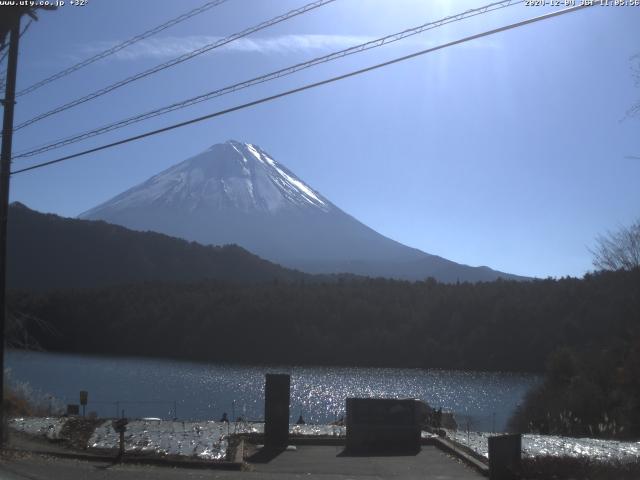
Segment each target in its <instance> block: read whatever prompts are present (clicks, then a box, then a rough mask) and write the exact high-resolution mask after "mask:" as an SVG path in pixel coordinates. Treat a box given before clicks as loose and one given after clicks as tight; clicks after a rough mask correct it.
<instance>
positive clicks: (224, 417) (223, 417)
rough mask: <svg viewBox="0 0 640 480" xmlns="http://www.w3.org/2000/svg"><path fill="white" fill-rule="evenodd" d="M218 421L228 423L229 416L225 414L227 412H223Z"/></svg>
mask: <svg viewBox="0 0 640 480" xmlns="http://www.w3.org/2000/svg"><path fill="white" fill-rule="evenodd" d="M220 421H221V422H224V423H229V417H228V416H227V412H224V413H223V414H222V418H221V419H220Z"/></svg>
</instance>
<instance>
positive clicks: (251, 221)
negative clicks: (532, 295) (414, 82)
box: [80, 140, 524, 282]
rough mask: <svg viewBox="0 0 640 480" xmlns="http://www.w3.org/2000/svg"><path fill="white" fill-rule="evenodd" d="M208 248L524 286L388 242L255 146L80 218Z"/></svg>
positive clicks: (225, 148)
mask: <svg viewBox="0 0 640 480" xmlns="http://www.w3.org/2000/svg"><path fill="white" fill-rule="evenodd" d="M80 218H82V219H87V220H104V221H106V222H109V223H114V224H117V225H122V226H124V227H127V228H130V229H133V230H141V231H146V230H151V231H156V232H160V233H165V234H167V235H171V236H175V237H180V238H184V239H187V240H191V241H195V242H198V243H202V244H205V245H208V244H213V245H223V244H238V245H240V246H242V247H244V248H246V249H247V250H249V251H251V252H253V253H255V254H257V255H259V256H261V257H263V258H265V259H268V260H271V261H274V262H277V263H280V264H282V265H284V266H286V267H291V268H297V269H300V270H303V271H306V272H310V273H331V272H336V273H340V272H348V273H355V274H360V275H369V276H383V277H391V278H400V279H407V280H422V279H425V278H427V277H433V278H435V279H437V280H440V281H443V282H455V281H457V280H459V281H490V280H495V279H497V278H499V277H502V278H505V279H524V278H523V277H518V276H515V275H510V274H506V273H502V272H498V271H495V270H492V269H490V268H488V267H470V266H468V265H461V264H458V263H455V262H452V261H450V260H446V259H444V258H442V257H438V256H435V255H430V254H428V253H425V252H422V251H420V250H418V249H415V248H411V247H408V246H406V245H403V244H401V243H399V242H396V241H394V240H391V239H389V238H387V237H385V236H383V235H381V234H379V233H378V232H376V231H374V230H372V229H371V228H369V227H367V226H366V225H364V224H363V223H361V222H359V221H358V220H356V219H355V218H353V217H352V216H350V215H348V214H347V213H345V212H343V211H342V210H340V209H339V208H338V207H337V206H335V205H334V204H333V203H331V202H330V201H329V200H328V199H327V198H325V197H324V196H322V195H321V194H320V193H319V192H317V191H316V190H314V189H313V188H311V187H310V186H309V185H307V184H306V183H304V182H303V181H302V180H301V179H299V178H298V177H297V176H296V175H295V174H294V173H293V172H291V171H290V170H288V169H287V168H286V167H285V166H284V165H282V164H281V163H279V162H277V161H276V160H274V159H273V158H272V157H271V156H270V155H269V154H267V153H266V152H265V151H264V150H262V149H261V148H260V147H258V146H256V145H252V144H250V143H241V142H237V141H234V140H229V141H227V142H225V143H222V144H216V145H213V146H212V147H210V148H209V149H207V150H205V151H204V152H202V153H200V154H199V155H196V156H194V157H192V158H189V159H187V160H185V161H183V162H181V163H179V164H177V165H174V166H173V167H171V168H169V169H167V170H165V171H163V172H161V173H159V174H157V175H155V176H153V177H151V178H149V179H148V180H147V181H145V182H143V183H142V184H140V185H137V186H135V187H133V188H131V189H129V190H127V191H125V192H123V193H121V194H119V195H117V196H116V197H114V198H112V199H111V200H108V201H107V202H105V203H103V204H101V205H98V206H97V207H95V208H93V209H91V210H88V211H87V212H85V213H83V214H81V215H80Z"/></svg>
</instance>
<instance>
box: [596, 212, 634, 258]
mask: <svg viewBox="0 0 640 480" xmlns="http://www.w3.org/2000/svg"><path fill="white" fill-rule="evenodd" d="M590 251H591V253H592V254H593V265H594V266H595V267H596V268H597V269H599V270H632V269H634V268H639V267H640V219H638V220H636V221H635V223H632V224H631V225H630V226H629V227H622V228H620V229H619V230H618V231H616V232H607V234H606V235H599V236H598V237H597V238H596V247H595V249H593V250H590Z"/></svg>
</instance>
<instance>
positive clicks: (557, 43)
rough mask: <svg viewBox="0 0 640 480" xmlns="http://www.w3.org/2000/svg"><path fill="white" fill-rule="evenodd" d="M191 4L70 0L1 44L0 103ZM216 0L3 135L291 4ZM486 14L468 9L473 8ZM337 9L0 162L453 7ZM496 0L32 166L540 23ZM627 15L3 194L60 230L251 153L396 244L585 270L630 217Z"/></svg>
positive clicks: (39, 104) (352, 84)
mask: <svg viewBox="0 0 640 480" xmlns="http://www.w3.org/2000/svg"><path fill="white" fill-rule="evenodd" d="M202 3H204V1H203V0H196V1H186V0H183V1H181V2H175V1H168V0H154V1H151V0H149V1H147V0H140V1H136V2H131V1H126V0H89V1H88V4H87V5H86V6H84V7H73V6H70V5H68V4H67V5H65V6H64V7H62V8H60V9H59V10H58V11H57V12H43V13H41V14H40V21H38V22H36V23H34V24H32V25H31V27H30V28H29V30H28V31H27V33H26V34H25V35H24V37H23V38H22V41H21V51H20V54H21V56H20V68H19V74H18V89H20V88H24V87H27V86H29V85H30V84H32V83H34V82H35V81H38V80H40V79H42V78H44V77H45V76H48V75H50V74H53V73H55V72H57V71H58V70H60V69H61V68H64V67H66V66H69V65H71V64H73V63H74V62H77V61H79V60H82V59H84V58H86V57H87V56H89V55H91V54H93V53H96V52H98V51H100V50H101V49H104V48H106V47H108V46H111V45H114V44H116V43H118V42H120V41H123V40H125V39H128V38H130V37H132V36H134V35H136V34H138V33H141V32H142V31H145V30H147V29H149V28H152V27H154V26H156V25H158V24H160V23H162V22H164V21H166V20H168V19H170V18H172V17H175V16H177V15H179V14H181V13H183V12H185V11H187V10H189V9H191V8H195V7H197V6H199V5H201V4H202ZM304 3H305V2H304V0H302V1H301V0H269V1H266V0H228V1H227V2H226V3H224V4H222V5H220V6H218V7H216V8H214V9H212V10H209V11H208V12H206V13H204V14H202V15H199V16H197V17H195V18H192V19H190V20H188V21H186V22H184V23H182V24H180V25H178V26H176V27H173V28H171V29H168V30H165V31H164V32H162V33H160V34H159V35H157V36H155V37H152V38H151V39H149V40H147V41H144V42H143V43H142V44H138V45H137V46H134V47H132V48H131V49H128V50H124V51H122V52H121V53H120V54H118V55H115V56H113V57H111V58H109V59H107V60H102V61H100V62H98V63H96V64H94V65H92V66H90V67H88V68H86V69H83V70H81V71H79V72H76V73H74V74H72V75H69V76H67V77H65V78H64V79H63V80H60V81H57V82H55V83H52V84H51V85H49V86H47V87H45V88H42V89H40V90H38V91H36V92H33V93H31V94H29V95H25V96H23V97H20V98H19V99H18V104H17V105H16V123H20V122H21V121H24V120H27V119H29V118H31V117H33V116H35V115H37V114H39V113H42V112H43V111H45V110H49V109H51V108H54V107H57V106H59V105H61V104H63V103H66V102H68V101H70V100H72V99H75V98H77V97H79V96H82V95H85V94H87V93H90V92H92V91H93V90H96V89H98V88H100V87H103V86H106V85H108V84H109V83H112V82H115V81H118V80H121V79H122V78H124V77H126V76H129V75H132V74H135V73H138V72H139V71H142V70H144V69H146V68H150V67H152V66H154V65H156V64H158V63H160V62H163V61H166V60H168V59H170V58H172V57H174V56H177V55H180V54H181V53H185V52H187V51H189V50H191V49H193V48H197V47H199V46H201V45H203V44H206V43H208V42H211V41H214V40H215V39H216V38H220V37H224V36H227V35H230V34H232V33H235V32H237V31H240V30H243V29H245V28H247V27H250V26H253V25H255V24H257V23H259V22H261V21H263V20H266V19H268V18H271V17H274V16H276V15H279V14H282V13H284V12H286V11H288V10H290V9H293V8H296V7H300V6H302V5H303V4H304ZM487 3H488V2H487ZM483 4H484V2H481V1H478V0H474V1H455V2H453V1H445V0H434V1H428V2H425V1H422V0H394V1H388V0H337V1H335V2H333V3H331V4H328V5H326V6H323V7H321V8H319V9H316V10H314V11H311V12H309V13H307V14H305V15H302V16H299V17H296V18H293V19H291V20H288V21H286V22H283V23H281V24H279V25H276V26H274V27H271V28H269V29H266V30H263V31H261V32H259V33H256V34H254V35H252V36H250V37H247V39H245V40H243V41H241V42H238V43H236V44H230V45H229V46H228V47H226V48H223V49H219V50H215V51H214V52H211V53H208V54H205V55H202V56H200V57H197V58H195V59H193V60H190V61H188V62H185V63H183V64H181V65H178V66H176V67H173V68H170V69H167V70H165V71H164V72H162V73H159V74H157V75H153V76H152V77H150V78H147V79H145V80H142V81H139V82H136V83H134V84H131V85H128V86H125V87H123V88H121V89H119V90H117V91H116V92H112V93H110V94H107V95H105V96H103V97H101V98H100V99H97V100H94V101H92V102H87V103H86V104H84V105H82V106H79V107H76V108H74V109H71V110H69V111H67V112H64V113H62V114H60V115H56V116H52V117H50V118H48V119H46V120H43V121H41V122H39V123H37V124H35V125H32V126H30V127H27V128H25V129H23V130H20V131H18V132H16V134H15V139H14V152H19V151H20V150H24V149H28V148H30V147H32V146H37V145H40V144H43V143H47V142H49V141H50V140H56V139H58V138H60V137H65V136H68V135H71V134H74V133H77V132H81V131H84V130H86V129H89V128H93V127H97V126H101V125H103V124H105V123H109V122H111V121H115V120H119V119H122V118H125V117H127V116H130V115H133V114H136V113H140V112H143V111H146V110H150V109H153V108H157V107H161V106H164V105H166V104H168V103H171V102H174V101H178V100H182V99H184V98H187V97H191V96H194V95H197V94H200V93H204V92H206V91H209V90H213V89H215V88H219V87H223V86H226V85H228V84H231V83H235V82H237V81H241V80H244V79H248V78H251V77H254V76H257V75H260V74H263V73H267V72H270V71H272V70H275V69H277V68H282V67H286V66H288V65H291V64H293V63H297V62H300V61H304V60H307V59H310V58H313V57H316V56H319V55H324V54H327V53H330V52H331V51H334V50H339V49H342V48H346V47H349V46H351V45H354V44H356V43H359V42H362V41H366V40H368V39H373V38H377V37H380V36H383V35H387V34H390V33H394V32H397V31H401V30H404V29H406V28H410V27H413V26H417V25H419V24H422V23H426V22H428V21H432V20H438V19H440V18H442V17H445V16H447V15H451V14H455V13H459V12H461V11H464V10H467V9H469V8H474V7H478V6H481V5H483ZM547 11H549V9H547V8H541V7H526V6H524V5H517V6H512V7H509V8H507V9H503V10H499V11H496V12H492V13H488V14H486V15H480V16H478V17H475V18H472V19H468V20H465V21H462V22H457V23H455V24H450V25H447V26H444V27H441V28H437V29H434V30H431V31H429V32H427V33H424V34H421V35H418V36H415V37H412V38H411V39H407V40H405V41H402V42H398V43H396V44H393V45H389V46H385V47H383V48H379V49H375V50H372V51H369V52H366V53H362V54H359V55H355V56H352V57H350V58H346V59H342V60H338V61H335V62H331V63H329V64H326V65H323V66H319V67H315V68H313V69H309V70H306V71H304V72H300V73H297V74H295V75H292V76H290V77H287V78H284V79H280V80H277V81H274V82H269V83H266V84H263V85H261V86H258V87H255V88H250V89H247V90H245V91H242V92H239V93H237V94H233V95H227V96H224V97H220V98H218V99H215V100H213V101H210V102H204V103H201V104H199V105H196V106H193V107H190V108H187V109H185V110H181V111H178V112H173V113H171V114H169V115H165V116H162V117H158V118H155V119H153V120H150V121H146V122H143V123H140V124H137V125H136V126H132V127H128V128H126V129H122V130H118V131H116V132H112V133H110V134H107V135H103V136H100V137H97V138H95V139H92V140H89V141H85V142H82V143H80V144H76V145H74V146H70V147H67V148H64V149H59V150H55V151H53V152H50V153H47V154H44V155H41V156H38V157H34V158H33V159H30V160H24V159H22V160H17V161H16V164H15V165H14V168H18V167H21V166H27V165H30V164H32V163H35V162H40V161H46V160H50V159H53V158H56V157H58V156H60V155H63V154H67V153H73V152H75V151H77V150H79V149H81V148H82V149H84V148H90V147H92V146H97V145H100V144H102V143H105V142H108V141H114V140H117V139H119V138H122V137H124V136H128V135H133V134H137V133H141V132H144V131H147V130H150V129H153V128H159V127H162V126H165V125H168V124H170V123H175V122H178V121H181V120H185V119H188V118H192V117H196V116H199V115H204V114H206V113H209V112H213V111H216V110H220V109H222V108H226V107H229V106H233V105H236V104H239V103H242V102H246V101H250V100H253V99H257V98H259V97H262V96H266V95H271V94H274V93H277V92H280V91H283V90H286V89H288V88H292V87H295V86H299V85H302V84H304V83H308V82H312V81H317V80H320V79H323V78H327V77H330V76H333V75H337V74H340V73H346V72H348V71H350V70H353V69H356V68H362V67H364V66H367V65H371V64H374V63H378V62H381V61H384V60H388V59H391V58H394V57H397V56H400V55H404V54H407V53H410V52H413V51H416V50H420V49H423V48H426V47H428V46H434V45H438V44H440V43H445V42H448V41H451V40H455V39H457V38H461V37H463V36H466V35H470V34H474V33H478V32H481V31H484V30H488V29H491V28H496V27H498V26H501V25H504V24H507V23H510V22H514V21H517V20H522V19H525V18H528V17H533V16H537V15H541V14H543V13H545V12H547ZM638 25H640V7H631V6H625V7H613V6H611V7H600V6H598V7H593V8H589V9H586V10H582V11H578V12H575V13H571V14H568V15H564V16H561V17H558V18H554V19H550V20H547V21H544V22H541V23H538V24H534V25H529V26H525V27H522V28H519V29H516V30H511V31H507V32H503V33H500V34H497V35H494V36H491V37H485V38H483V39H479V40H476V41H474V42H470V43H466V44H463V45H459V46H454V47H451V48H447V49H445V50H441V51H438V52H434V53H432V54H428V55H426V56H422V57H419V58H416V59H413V60H409V61H407V62H404V63H401V64H396V65H393V66H390V67H387V68H384V69H381V70H377V71H375V72H371V73H368V74H365V75H362V76H359V77H356V78H351V79H347V80H345V81H341V82H338V83H334V84H331V85H327V86H324V87H320V88H317V89H315V90H311V91H307V92H304V93H301V94H298V95H296V96H291V97H287V98H285V99H281V100H277V101H274V102H271V103H268V104H263V105H260V106H258V107H255V108H252V109H248V110H244V111H241V112H236V113H233V114H230V115H226V116H223V117H220V118H217V119H213V120H210V121H206V122H203V123H200V124H197V125H193V126H190V127H186V128H183V129H180V130H176V131H173V132H170V133H166V134H163V135H159V136H156V137H153V138H148V139H145V140H143V141H140V142H136V143H134V144H129V145H126V146H121V147H116V148H113V149H110V150H106V151H103V152H100V153H97V154H93V155H90V156H87V157H83V158H79V159H74V160H70V161H68V162H65V163H63V164H59V165H56V166H52V167H48V168H43V169H40V170H36V171H33V172H28V173H24V174H19V175H16V176H14V177H13V178H12V185H11V199H12V200H18V201H21V202H24V203H25V204H27V205H28V206H30V207H31V208H34V209H37V210H40V211H46V212H54V213H58V214H60V215H64V216H75V215H78V214H79V213H81V212H83V211H85V210H87V209H89V208H91V207H93V206H95V205H96V204H98V203H101V202H103V201H105V200H107V199H108V198H110V197H112V196H114V195H116V194H117V193H119V192H121V191H122V190H124V189H126V188H129V187H131V186H133V185H135V184H137V183H140V182H141V181H143V180H145V179H146V178H148V177H149V176H151V175H153V174H155V173H157V172H159V171H161V170H163V169H165V168H167V167H168V166H170V165H172V164H175V163H177V162H179V161H182V160H184V159H186V158H187V157H189V156H192V155H194V154H196V153H198V152H200V151H202V150H204V149H206V148H208V147H209V146H210V145H212V144H215V143H219V142H222V141H225V140H227V139H231V138H232V139H236V140H240V141H246V142H250V143H255V144H258V145H260V146H261V147H262V148H263V149H264V150H266V151H267V152H269V153H270V154H271V155H272V156H273V157H274V158H275V159H277V160H278V161H280V162H281V163H283V164H285V165H286V166H287V167H288V168H290V169H291V170H292V171H294V172H295V173H296V174H297V175H298V176H299V177H301V178H302V179H303V180H304V181H305V182H306V183H308V184H309V185H311V186H312V187H313V188H314V189H316V190H318V191H319V192H320V193H322V194H323V195H324V196H326V197H327V198H329V199H330V200H331V201H332V202H334V203H335V204H336V205H338V206H339V207H341V208H342V209H343V210H345V211H346V212H348V213H350V214H351V215H353V216H355V217H356V218H358V219H359V220H361V221H362V222H364V223H365V224H367V225H369V226H371V227H372V228H374V229H376V230H377V231H379V232H381V233H383V234H385V235H387V236H389V237H391V238H393V239H395V240H398V241H400V242H402V243H405V244H407V245H410V246H413V247H417V248H420V249H422V250H424V251H426V252H429V253H433V254H437V255H441V256H443V257H446V258H449V259H451V260H454V261H457V262H461V263H466V264H470V265H488V266H490V267H492V268H496V269H499V270H502V271H507V272H511V273H517V274H521V275H530V276H538V277H547V276H564V275H573V276H581V275H582V274H584V273H585V272H586V271H589V270H591V269H592V266H591V254H590V253H589V251H588V248H589V246H592V245H593V242H594V238H595V237H596V235H598V234H599V233H603V232H606V231H607V230H615V229H616V228H617V227H619V226H621V225H628V224H629V223H631V222H632V221H634V220H635V219H637V218H639V217H640V188H639V187H638V185H640V136H638V134H637V132H638V128H639V126H640V123H639V122H640V118H625V112H626V111H627V110H628V109H629V108H630V107H631V106H632V105H634V104H635V103H637V102H638V101H640V87H638V86H636V84H635V82H634V78H633V75H632V67H633V65H634V62H633V61H632V56H633V55H634V54H638V53H640V28H638Z"/></svg>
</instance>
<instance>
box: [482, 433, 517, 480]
mask: <svg viewBox="0 0 640 480" xmlns="http://www.w3.org/2000/svg"><path fill="white" fill-rule="evenodd" d="M521 460H522V436H521V435H519V434H517V435H499V436H495V437H489V479H490V480H516V479H519V478H520V471H521Z"/></svg>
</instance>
